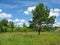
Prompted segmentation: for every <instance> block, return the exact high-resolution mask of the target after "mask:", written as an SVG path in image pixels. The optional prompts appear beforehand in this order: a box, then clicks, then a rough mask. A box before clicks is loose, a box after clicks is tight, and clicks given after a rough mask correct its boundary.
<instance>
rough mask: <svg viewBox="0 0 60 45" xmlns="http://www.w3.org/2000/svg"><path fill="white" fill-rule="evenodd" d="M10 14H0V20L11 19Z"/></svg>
mask: <svg viewBox="0 0 60 45" xmlns="http://www.w3.org/2000/svg"><path fill="white" fill-rule="evenodd" d="M11 17H12V14H7V13H0V18H11Z"/></svg>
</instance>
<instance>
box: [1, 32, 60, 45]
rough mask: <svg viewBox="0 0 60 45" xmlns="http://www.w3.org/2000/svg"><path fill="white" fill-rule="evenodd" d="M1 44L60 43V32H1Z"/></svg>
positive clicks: (35, 44)
mask: <svg viewBox="0 0 60 45" xmlns="http://www.w3.org/2000/svg"><path fill="white" fill-rule="evenodd" d="M0 45H60V33H56V32H55V33H53V32H52V33H51V32H41V35H38V33H37V32H12V33H8V32H7V33H0Z"/></svg>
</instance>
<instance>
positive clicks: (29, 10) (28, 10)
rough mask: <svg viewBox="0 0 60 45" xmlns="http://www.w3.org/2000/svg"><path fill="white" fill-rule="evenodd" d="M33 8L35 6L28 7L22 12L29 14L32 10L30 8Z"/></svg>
mask: <svg viewBox="0 0 60 45" xmlns="http://www.w3.org/2000/svg"><path fill="white" fill-rule="evenodd" d="M35 8H36V6H33V7H28V8H27V10H25V11H24V14H30V13H31V12H32V10H34V9H35Z"/></svg>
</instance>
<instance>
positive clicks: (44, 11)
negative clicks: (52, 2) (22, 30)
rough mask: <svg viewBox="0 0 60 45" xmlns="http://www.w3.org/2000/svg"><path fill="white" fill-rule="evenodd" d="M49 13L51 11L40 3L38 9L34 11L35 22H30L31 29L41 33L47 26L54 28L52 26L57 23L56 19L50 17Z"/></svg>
mask: <svg viewBox="0 0 60 45" xmlns="http://www.w3.org/2000/svg"><path fill="white" fill-rule="evenodd" d="M49 12H50V11H49V9H48V8H47V7H45V6H44V4H43V3H39V4H38V5H37V6H36V8H35V9H34V10H32V14H33V18H32V19H33V20H32V21H29V22H30V28H37V30H38V32H40V31H41V30H43V29H42V28H43V27H45V26H46V27H49V26H51V27H52V24H54V21H55V17H53V16H52V17H49ZM44 24H45V25H44ZM42 25H43V26H42ZM44 30H45V29H44Z"/></svg>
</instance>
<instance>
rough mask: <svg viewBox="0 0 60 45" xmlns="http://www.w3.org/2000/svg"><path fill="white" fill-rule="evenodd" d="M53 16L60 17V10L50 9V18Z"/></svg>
mask: <svg viewBox="0 0 60 45" xmlns="http://www.w3.org/2000/svg"><path fill="white" fill-rule="evenodd" d="M51 16H56V17H58V16H60V9H58V8H56V9H50V13H49V17H51Z"/></svg>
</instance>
